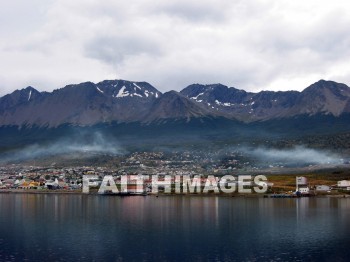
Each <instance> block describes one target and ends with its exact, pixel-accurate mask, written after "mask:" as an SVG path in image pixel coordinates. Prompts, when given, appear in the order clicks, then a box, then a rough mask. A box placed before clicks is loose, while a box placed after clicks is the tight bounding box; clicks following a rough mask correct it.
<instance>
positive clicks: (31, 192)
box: [0, 189, 350, 199]
mask: <svg viewBox="0 0 350 262" xmlns="http://www.w3.org/2000/svg"><path fill="white" fill-rule="evenodd" d="M0 194H29V195H33V194H34V195H36V194H38V195H43V194H49V195H84V196H104V195H103V194H98V193H97V192H92V193H88V194H86V193H83V192H81V191H58V190H55V191H52V190H51V191H50V190H47V191H46V190H45V191H44V190H43V191H38V190H11V189H10V190H0ZM105 196H114V197H135V196H142V197H145V196H150V197H163V196H165V197H166V196H187V197H231V198H279V199H280V198H296V199H297V198H350V195H348V194H319V195H311V196H302V197H296V196H294V195H286V194H271V193H269V194H262V193H261V194H258V193H255V194H239V193H237V194H222V193H220V194H215V193H209V194H193V193H192V194H176V193H170V194H165V193H159V194H152V193H149V194H146V195H138V194H135V195H133V194H130V195H118V194H116V195H105Z"/></svg>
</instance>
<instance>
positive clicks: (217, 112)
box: [0, 80, 350, 127]
mask: <svg viewBox="0 0 350 262" xmlns="http://www.w3.org/2000/svg"><path fill="white" fill-rule="evenodd" d="M345 113H350V88H349V87H348V86H347V85H345V84H341V83H337V82H334V81H326V80H319V81H318V82H315V83H314V84H312V85H310V86H308V87H307V88H305V89H304V90H303V91H300V92H299V91H277V92H274V91H260V92H257V93H253V92H247V91H245V90H241V89H237V88H235V87H228V86H225V85H223V84H209V85H201V84H192V85H189V86H187V87H185V88H184V89H183V90H181V91H180V92H177V91H169V92H166V93H164V94H163V93H162V92H160V91H159V90H157V89H156V88H155V87H153V86H152V85H151V84H149V83H147V82H133V81H127V80H104V81H101V82H99V83H96V84H95V83H92V82H84V83H80V84H76V85H67V86H65V87H63V88H60V89H56V90H54V91H53V92H39V91H37V90H36V89H35V88H33V87H27V88H25V89H21V90H16V91H14V92H12V93H11V94H7V95H5V96H3V97H1V98H0V126H19V127H20V126H47V127H57V126H60V125H63V124H72V125H82V126H91V125H96V124H98V123H111V122H118V123H130V122H141V123H152V122H162V121H163V122H164V121H166V120H167V119H185V120H186V121H187V122H188V121H190V119H193V118H204V119H205V118H217V117H223V118H226V119H229V120H235V121H236V120H238V121H242V122H246V123H249V122H256V121H267V120H273V119H283V118H287V119H288V118H291V117H295V116H302V115H309V116H312V115H317V114H324V115H332V116H334V117H338V116H340V115H342V114H345ZM186 121H185V122H186Z"/></svg>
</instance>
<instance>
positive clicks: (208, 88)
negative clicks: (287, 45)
mask: <svg viewBox="0 0 350 262" xmlns="http://www.w3.org/2000/svg"><path fill="white" fill-rule="evenodd" d="M181 94H183V95H185V96H187V97H188V98H190V99H191V100H193V101H195V102H196V103H199V104H201V105H203V106H205V107H207V108H210V109H213V110H216V111H218V112H221V113H223V114H224V115H226V116H227V117H232V118H235V119H239V120H243V121H246V122H247V121H248V122H251V121H256V120H268V119H273V118H286V117H292V116H297V115H315V114H319V113H320V114H331V115H334V116H339V115H341V114H342V113H347V112H350V111H349V106H350V88H349V87H348V86H346V85H344V84H339V83H336V82H333V81H325V80H320V81H318V82H316V83H314V84H312V85H311V86H309V87H308V88H306V89H305V90H304V91H302V92H297V91H286V92H272V91H261V92H259V93H251V92H246V91H244V90H239V89H236V88H233V87H227V86H224V85H221V84H215V85H199V84H194V85H190V86H188V87H186V88H185V89H183V90H182V91H181Z"/></svg>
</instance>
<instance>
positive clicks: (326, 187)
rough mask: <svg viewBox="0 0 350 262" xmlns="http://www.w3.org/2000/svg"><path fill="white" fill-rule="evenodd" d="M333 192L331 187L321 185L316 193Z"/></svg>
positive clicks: (317, 187)
mask: <svg viewBox="0 0 350 262" xmlns="http://www.w3.org/2000/svg"><path fill="white" fill-rule="evenodd" d="M330 190H331V187H330V186H327V185H319V186H316V191H320V192H328V191H330Z"/></svg>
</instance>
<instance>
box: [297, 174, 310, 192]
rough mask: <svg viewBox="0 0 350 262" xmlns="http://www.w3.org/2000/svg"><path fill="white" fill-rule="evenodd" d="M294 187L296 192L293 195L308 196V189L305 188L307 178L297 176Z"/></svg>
mask: <svg viewBox="0 0 350 262" xmlns="http://www.w3.org/2000/svg"><path fill="white" fill-rule="evenodd" d="M295 185H296V190H295V193H298V192H299V193H301V194H309V193H310V189H309V187H308V186H307V178H306V177H303V176H297V177H296V178H295Z"/></svg>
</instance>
